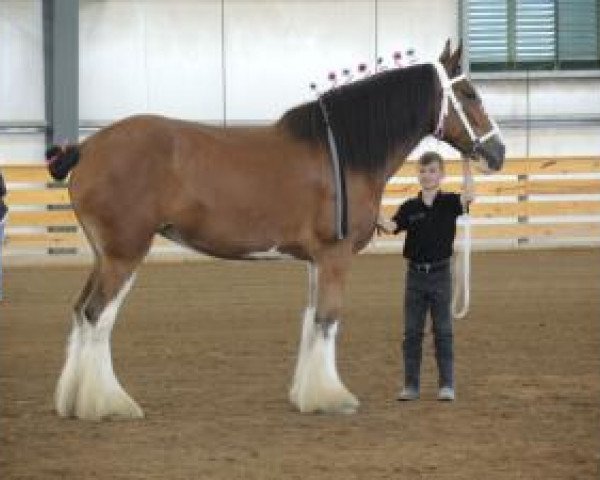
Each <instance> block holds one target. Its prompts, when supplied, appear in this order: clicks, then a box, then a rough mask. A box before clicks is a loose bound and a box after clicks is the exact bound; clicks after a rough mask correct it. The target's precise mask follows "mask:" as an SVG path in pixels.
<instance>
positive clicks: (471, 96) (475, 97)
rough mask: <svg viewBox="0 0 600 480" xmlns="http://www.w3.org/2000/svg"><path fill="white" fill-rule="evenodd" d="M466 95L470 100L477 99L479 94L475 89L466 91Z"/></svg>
mask: <svg viewBox="0 0 600 480" xmlns="http://www.w3.org/2000/svg"><path fill="white" fill-rule="evenodd" d="M465 97H467V98H468V99H469V100H477V98H478V97H477V94H476V93H475V92H474V91H473V90H470V91H467V92H465Z"/></svg>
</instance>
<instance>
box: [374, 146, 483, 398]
mask: <svg viewBox="0 0 600 480" xmlns="http://www.w3.org/2000/svg"><path fill="white" fill-rule="evenodd" d="M464 163H465V175H466V178H468V174H469V171H468V166H466V165H467V164H468V162H466V161H465V162H464ZM443 178H444V161H443V159H442V157H440V156H439V155H438V154H437V153H435V152H427V153H425V154H423V155H422V156H421V158H420V159H419V161H418V179H419V184H420V185H421V192H419V195H418V196H417V197H415V198H411V199H409V200H407V201H406V202H404V203H403V204H402V205H401V206H400V208H399V209H398V211H397V212H396V213H395V215H394V216H393V217H392V219H391V220H387V219H385V218H383V217H380V218H379V220H378V225H379V227H380V228H381V229H382V230H384V231H386V232H388V233H394V234H397V233H398V232H400V231H402V230H406V240H405V242H404V257H405V258H407V259H408V270H407V274H406V294H405V297H404V318H405V324H404V342H403V351H404V388H403V389H402V391H401V392H400V395H399V396H398V400H417V399H418V398H419V387H420V383H419V381H420V370H421V346H422V342H423V329H424V327H425V316H426V314H427V311H428V310H430V311H431V317H432V320H433V332H434V335H435V356H436V360H437V365H438V372H439V391H438V397H437V398H438V400H447V401H452V400H454V396H455V394H454V371H453V370H454V365H453V363H454V353H453V339H452V314H451V312H450V304H451V301H452V279H451V278H452V277H451V271H450V257H451V256H452V245H453V242H454V237H455V234H456V219H457V217H458V216H460V215H461V214H462V213H463V211H466V210H467V208H468V204H469V203H470V202H471V201H472V200H473V191H472V188H471V186H470V184H469V182H465V190H464V192H463V193H462V195H458V194H456V193H446V192H442V191H441V190H440V182H441V181H442V179H443Z"/></svg>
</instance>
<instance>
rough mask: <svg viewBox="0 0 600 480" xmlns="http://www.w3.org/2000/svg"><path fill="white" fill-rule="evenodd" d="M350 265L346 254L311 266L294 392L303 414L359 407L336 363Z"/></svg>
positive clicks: (292, 390)
mask: <svg viewBox="0 0 600 480" xmlns="http://www.w3.org/2000/svg"><path fill="white" fill-rule="evenodd" d="M347 262H348V259H347V258H346V257H345V256H344V255H341V256H328V257H327V258H323V259H322V260H321V261H320V262H319V264H318V267H317V266H313V265H311V266H310V267H309V305H308V308H307V309H306V312H305V314H304V322H303V326H302V339H301V341H300V351H299V354H298V362H297V364H296V372H295V375H294V382H293V384H292V388H291V390H290V401H291V402H292V403H293V404H294V405H296V407H297V408H298V409H299V410H300V411H301V412H332V413H352V412H354V411H355V410H356V409H357V407H358V404H359V403H358V400H357V399H356V397H355V396H354V395H352V393H350V392H349V391H348V390H347V389H346V387H345V386H344V384H343V383H342V381H341V380H340V378H339V375H338V372H337V367H336V361H335V337H336V334H337V327H338V321H339V319H340V312H341V301H342V286H343V281H344V276H345V271H346V266H347ZM315 294H317V295H315Z"/></svg>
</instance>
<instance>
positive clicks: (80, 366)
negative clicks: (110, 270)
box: [55, 275, 143, 420]
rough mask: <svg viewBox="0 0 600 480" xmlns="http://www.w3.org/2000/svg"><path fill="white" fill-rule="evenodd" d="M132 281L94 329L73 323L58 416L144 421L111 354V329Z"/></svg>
mask: <svg viewBox="0 0 600 480" xmlns="http://www.w3.org/2000/svg"><path fill="white" fill-rule="evenodd" d="M133 280H134V276H133V275H132V276H131V277H130V278H129V279H128V280H127V281H126V282H125V283H124V285H123V286H122V287H121V290H120V291H119V293H118V294H117V295H116V297H115V298H114V299H113V300H111V301H110V302H109V303H108V304H107V305H106V307H105V308H104V310H103V311H102V313H101V314H100V316H99V317H98V320H97V322H96V324H95V325H91V324H90V323H88V322H87V321H85V320H84V321H83V322H82V323H81V324H79V323H77V322H76V321H75V322H74V326H73V330H72V332H71V336H70V339H69V346H68V349H67V359H66V362H65V366H64V368H63V371H62V374H61V376H60V379H59V381H58V385H57V388H56V395H55V401H56V411H57V412H58V414H59V415H61V416H76V417H78V418H81V419H86V420H100V419H102V418H105V417H109V416H117V417H130V418H140V417H143V412H142V410H141V408H140V407H139V406H138V405H137V404H136V403H135V401H134V400H133V399H132V398H131V397H130V396H129V395H128V394H127V393H126V392H125V390H124V389H123V387H122V386H121V384H120V383H119V381H118V380H117V377H116V376H115V373H114V371H113V366H112V358H111V352H110V335H111V332H112V328H113V326H114V323H115V320H116V317H117V313H118V311H119V307H120V306H121V303H122V302H123V300H124V298H125V296H126V295H127V292H128V291H129V289H130V288H131V285H132V283H133Z"/></svg>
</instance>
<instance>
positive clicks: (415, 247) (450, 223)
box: [392, 191, 463, 263]
mask: <svg viewBox="0 0 600 480" xmlns="http://www.w3.org/2000/svg"><path fill="white" fill-rule="evenodd" d="M462 213H463V206H462V203H461V201H460V195H458V194H456V193H446V192H441V191H439V192H438V193H437V194H436V196H435V198H434V200H433V203H432V204H431V206H430V207H428V206H427V205H425V203H424V202H423V199H422V196H421V193H420V192H419V196H418V197H415V198H411V199H409V200H407V201H406V202H404V203H403V204H402V205H400V208H398V211H397V212H396V213H395V214H394V216H393V217H392V219H393V220H394V221H395V222H396V224H397V228H396V230H395V231H394V233H398V232H400V231H402V230H406V240H405V242H404V256H405V257H406V258H408V259H409V260H411V261H413V262H417V263H430V262H439V261H441V260H445V259H447V258H450V257H451V256H452V246H453V243H454V237H455V235H456V218H457V217H458V216H460V215H462Z"/></svg>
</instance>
